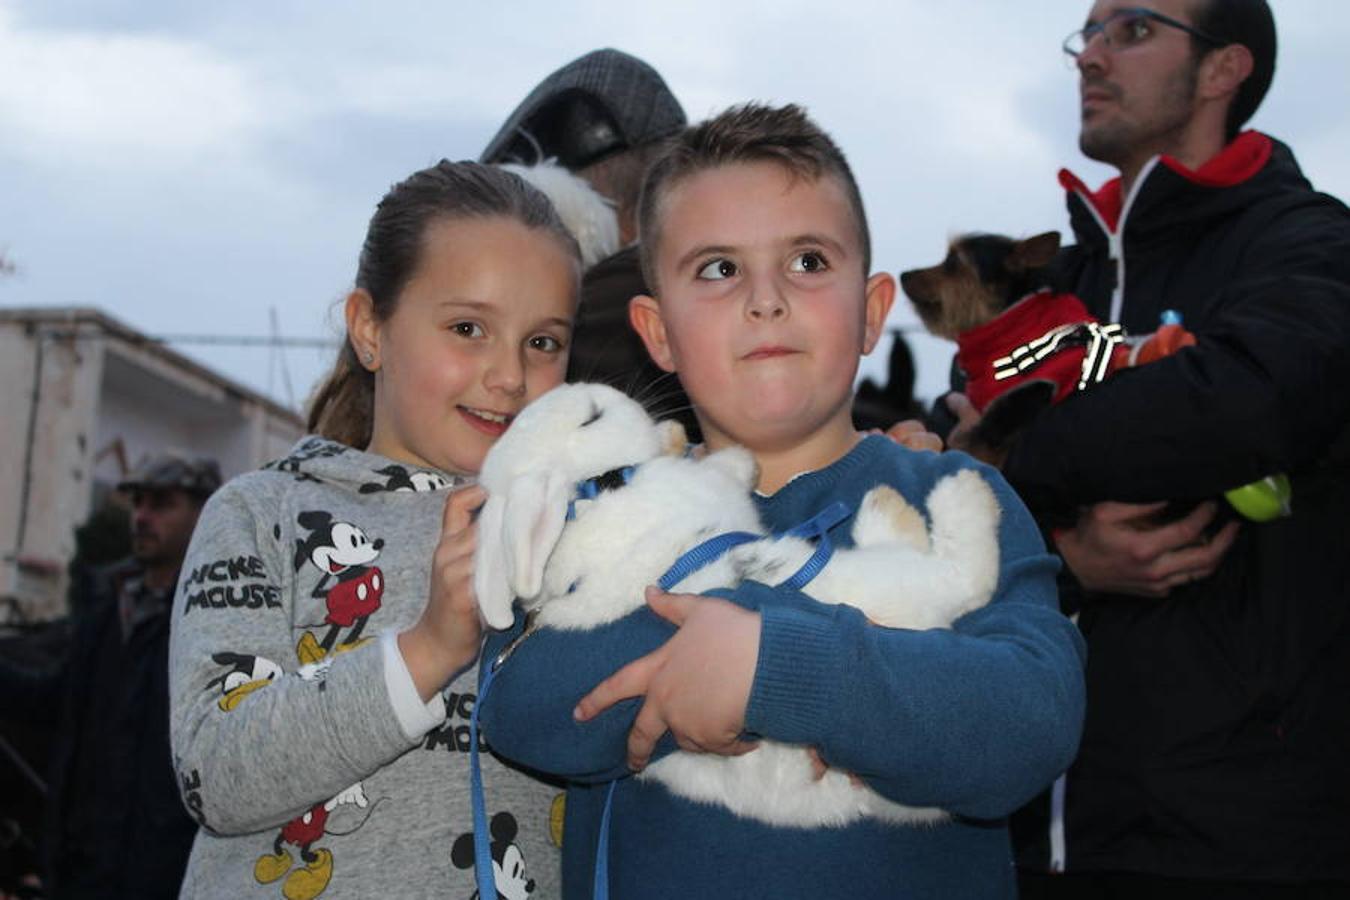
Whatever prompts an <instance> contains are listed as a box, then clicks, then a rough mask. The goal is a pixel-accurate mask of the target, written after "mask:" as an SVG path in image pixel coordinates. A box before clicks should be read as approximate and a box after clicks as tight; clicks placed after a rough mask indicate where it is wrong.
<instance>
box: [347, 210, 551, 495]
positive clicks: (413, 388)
mask: <svg viewBox="0 0 1350 900" xmlns="http://www.w3.org/2000/svg"><path fill="white" fill-rule="evenodd" d="M577 290H578V267H577V263H576V261H575V260H574V259H573V258H572V257H571V256H570V255H569V254H568V253H567V252H566V251H565V250H564V248H563V246H562V245H561V243H560V242H559V240H558V239H557V237H555V236H554V235H552V234H549V233H548V232H546V231H543V230H540V229H534V228H529V227H527V226H525V225H522V224H520V223H519V222H518V221H516V220H514V219H510V218H506V217H501V216H494V217H488V218H464V219H448V220H442V221H439V222H436V223H434V224H432V225H430V226H429V227H428V228H427V230H426V233H425V234H424V236H423V240H422V249H421V254H420V259H419V260H418V264H417V268H416V269H415V270H414V272H413V275H412V277H411V278H410V279H409V280H408V282H407V284H406V285H405V286H404V288H403V290H402V292H401V293H400V294H399V297H398V302H397V304H396V306H395V309H394V313H393V315H391V316H390V317H389V318H388V319H387V320H385V321H383V322H379V321H377V320H376V319H375V317H374V315H373V311H372V308H371V301H370V298H369V296H368V295H365V294H364V292H363V291H359V290H358V291H356V292H354V293H353V294H352V297H351V298H350V299H349V300H348V322H349V331H350V333H351V334H352V336H353V340H354V341H356V342H357V348H358V356H361V355H362V354H363V353H365V352H369V353H371V354H372V355H373V357H374V359H373V360H372V361H371V362H369V363H367V367H368V368H372V369H374V370H375V411H374V423H373V427H372V431H371V439H370V445H369V447H367V449H368V450H369V451H370V452H372V453H378V454H380V455H382V456H386V457H388V458H390V459H394V460H398V461H399V462H405V463H410V464H412V465H416V466H429V467H432V468H435V469H440V470H442V471H445V472H452V473H458V474H464V475H474V474H477V472H478V470H479V468H481V466H482V464H483V457H484V456H485V455H486V454H487V451H488V449H489V448H490V447H491V446H492V444H493V443H494V442H495V441H496V440H497V438H498V437H500V436H501V434H502V432H504V431H505V430H506V428H507V426H508V425H509V424H510V423H511V420H512V419H513V418H514V417H515V415H516V413H518V412H519V411H520V409H521V408H522V407H523V406H524V405H525V404H526V403H528V402H530V401H531V400H533V399H534V398H535V397H537V396H539V395H540V394H542V393H543V392H545V391H547V390H548V389H549V388H552V387H555V386H557V385H558V384H561V383H562V380H563V376H564V374H565V371H566V368H567V350H568V346H569V343H570V341H571V336H572V318H573V315H574V314H575V312H576V302H577ZM353 304H354V305H355V307H356V308H355V309H353V308H352V307H353Z"/></svg>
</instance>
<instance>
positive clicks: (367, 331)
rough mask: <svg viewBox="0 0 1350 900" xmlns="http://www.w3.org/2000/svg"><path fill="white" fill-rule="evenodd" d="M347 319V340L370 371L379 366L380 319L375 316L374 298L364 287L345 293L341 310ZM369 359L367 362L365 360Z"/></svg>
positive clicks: (358, 359) (359, 359)
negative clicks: (345, 296)
mask: <svg viewBox="0 0 1350 900" xmlns="http://www.w3.org/2000/svg"><path fill="white" fill-rule="evenodd" d="M342 313H343V318H344V319H346V321H347V340H348V341H350V342H351V345H352V350H354V351H355V352H356V359H357V361H358V362H359V363H360V364H361V365H362V366H364V367H366V368H367V369H369V370H370V371H372V372H374V371H376V370H378V369H379V368H380V320H379V319H377V318H376V317H375V300H374V298H372V297H371V296H370V294H369V292H367V291H366V289H365V288H357V289H356V290H354V291H352V292H351V293H350V294H348V295H347V302H346V305H345V306H344V307H343V310H342ZM367 360H369V362H367Z"/></svg>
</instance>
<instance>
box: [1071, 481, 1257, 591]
mask: <svg viewBox="0 0 1350 900" xmlns="http://www.w3.org/2000/svg"><path fill="white" fill-rule="evenodd" d="M1166 506H1167V503H1166V502H1162V503H1143V504H1136V503H1114V502H1109V501H1108V502H1103V503H1098V504H1096V505H1095V506H1091V507H1088V508H1087V509H1085V510H1083V512H1082V513H1081V514H1080V515H1079V516H1078V522H1077V523H1076V524H1075V525H1074V527H1072V528H1066V529H1064V530H1062V531H1057V532H1055V535H1054V538H1055V546H1056V547H1057V548H1058V549H1059V552H1060V555H1061V556H1063V557H1064V562H1065V564H1067V565H1068V567H1069V569H1070V571H1072V572H1073V574H1074V577H1075V578H1077V579H1078V581H1079V583H1080V584H1082V585H1083V587H1085V588H1087V589H1088V590H1090V591H1109V592H1111V593H1116V594H1133V595H1135V596H1139V597H1156V598H1162V597H1166V596H1167V595H1168V594H1169V593H1170V592H1171V591H1172V589H1173V588H1175V587H1178V586H1180V585H1183V584H1188V583H1190V582H1192V581H1199V580H1200V579H1202V578H1208V577H1209V576H1210V575H1212V574H1214V570H1215V569H1216V568H1218V566H1219V562H1220V561H1221V560H1222V559H1223V556H1224V554H1225V553H1227V552H1228V548H1229V547H1231V546H1232V544H1233V540H1234V538H1236V537H1237V531H1238V523H1237V522H1229V523H1228V524H1227V525H1225V526H1224V527H1223V528H1222V529H1221V530H1220V531H1219V532H1218V534H1216V535H1214V536H1213V537H1212V538H1208V539H1207V538H1206V537H1205V528H1206V527H1207V526H1208V525H1209V523H1210V521H1211V520H1212V519H1213V518H1214V514H1215V513H1216V512H1217V510H1218V507H1217V506H1216V505H1215V504H1214V503H1213V502H1212V501H1211V502H1208V503H1202V504H1200V505H1199V506H1197V507H1196V508H1195V509H1194V510H1193V511H1192V512H1191V513H1190V514H1189V515H1187V516H1186V517H1185V518H1182V519H1178V520H1177V521H1175V522H1166V523H1159V522H1158V521H1157V520H1156V518H1155V516H1156V515H1157V513H1159V512H1161V511H1162V510H1163V509H1164V508H1165V507H1166Z"/></svg>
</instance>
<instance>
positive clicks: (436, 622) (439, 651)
mask: <svg viewBox="0 0 1350 900" xmlns="http://www.w3.org/2000/svg"><path fill="white" fill-rule="evenodd" d="M485 499H487V493H486V492H485V491H484V490H483V488H481V487H479V486H478V485H472V486H470V487H466V488H463V489H461V490H458V491H454V492H453V493H451V494H450V497H449V499H448V500H446V502H445V515H444V517H443V518H442V520H441V540H440V543H438V544H437V545H436V552H435V555H433V556H432V562H431V592H430V596H429V597H428V598H427V605H426V607H425V608H424V609H423V610H422V616H421V618H420V619H418V620H417V624H416V625H414V626H413V627H412V628H410V629H408V630H407V631H404V632H402V633H401V634H399V636H398V649H399V652H400V653H401V654H403V662H404V664H405V665H407V667H408V672H409V674H411V675H412V679H413V684H415V685H417V693H418V694H419V695H421V697H422V700H423V701H426V700H430V699H431V696H432V695H433V694H435V693H436V692H437V691H439V690H440V689H441V688H442V687H444V686H445V683H446V682H447V681H449V680H450V679H451V678H452V677H453V676H454V675H455V673H457V672H460V671H462V670H463V669H465V668H466V667H468V666H469V665H471V664H472V663H473V661H474V660H475V659H477V658H478V651H479V646H480V644H481V642H482V637H483V630H482V622H481V620H480V618H479V615H478V600H477V598H476V597H475V596H474V592H473V554H474V548H475V547H477V545H478V526H477V524H476V523H475V522H474V521H473V512H474V510H476V509H477V508H478V507H480V506H482V505H483V501H484V500H485Z"/></svg>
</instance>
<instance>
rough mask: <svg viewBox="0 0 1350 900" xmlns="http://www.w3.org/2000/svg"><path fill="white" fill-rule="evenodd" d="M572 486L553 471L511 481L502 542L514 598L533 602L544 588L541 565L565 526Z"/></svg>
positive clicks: (532, 474) (504, 516)
mask: <svg viewBox="0 0 1350 900" xmlns="http://www.w3.org/2000/svg"><path fill="white" fill-rule="evenodd" d="M574 490H575V486H574V485H573V483H572V482H571V481H569V480H567V479H566V478H564V477H563V476H562V474H561V473H559V472H556V471H552V470H550V471H546V472H530V473H527V474H524V475H520V476H518V477H516V478H514V479H512V481H511V486H510V488H509V489H508V490H507V494H506V509H505V511H504V513H503V520H502V533H501V539H502V544H503V548H504V550H505V553H506V560H505V561H506V572H507V573H508V578H509V579H510V584H511V588H512V590H513V591H515V593H516V596H518V597H525V598H532V597H535V596H537V595H538V594H539V591H540V590H541V589H542V588H543V585H544V564H545V563H547V562H548V558H549V555H550V554H552V553H553V547H554V546H555V545H556V544H557V543H558V538H559V537H560V536H561V535H562V530H563V525H564V524H566V522H567V504H568V501H570V500H571V499H572V493H573V491H574Z"/></svg>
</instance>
